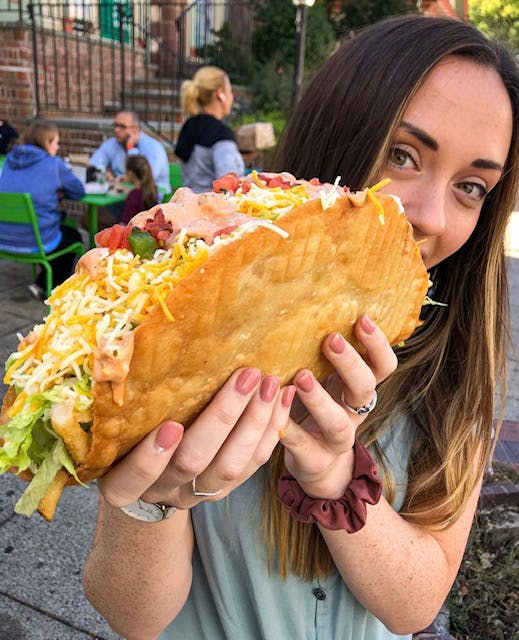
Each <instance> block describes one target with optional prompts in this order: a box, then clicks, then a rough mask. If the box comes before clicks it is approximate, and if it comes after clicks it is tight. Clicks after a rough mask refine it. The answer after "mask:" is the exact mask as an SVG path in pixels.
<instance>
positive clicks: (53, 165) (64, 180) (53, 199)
mask: <svg viewBox="0 0 519 640" xmlns="http://www.w3.org/2000/svg"><path fill="white" fill-rule="evenodd" d="M58 149H59V130H58V127H57V126H56V125H54V124H53V123H51V122H45V121H44V120H35V121H34V122H32V123H31V124H30V125H29V127H28V128H27V130H26V131H25V133H24V134H23V135H22V138H21V142H20V144H18V145H16V146H14V147H13V149H12V150H11V151H10V152H9V153H8V154H7V157H6V159H5V164H4V168H3V170H2V174H1V175H0V191H6V192H8V193H30V194H31V196H32V201H33V204H34V210H35V211H36V215H37V217H38V226H39V229H40V234H41V239H42V243H43V248H44V250H45V252H46V253H50V252H51V251H57V250H58V249H64V248H65V247H68V246H69V245H71V244H73V243H74V242H81V236H80V234H79V232H78V231H77V230H76V229H73V228H71V227H69V226H66V225H63V224H61V223H62V221H63V218H64V214H63V212H62V211H60V210H59V209H58V206H59V201H60V199H61V198H62V197H65V198H68V199H69V200H79V199H80V198H81V197H82V196H83V195H84V193H85V190H84V187H83V184H82V183H81V181H80V180H79V179H78V178H76V176H75V175H74V174H73V173H72V170H71V169H70V167H68V166H67V165H66V164H65V162H63V160H62V159H61V158H58V156H57V153H58ZM0 249H3V250H5V251H19V252H21V253H23V252H24V251H34V250H36V249H37V246H36V239H35V238H34V234H33V233H32V230H31V229H30V228H29V226H28V225H18V227H17V228H14V227H13V225H7V224H2V223H0ZM75 258H76V256H75V254H73V253H69V254H65V255H63V256H60V257H59V258H56V259H55V260H52V263H51V264H52V277H53V286H54V287H55V286H57V285H58V284H60V283H62V282H63V281H64V280H65V279H66V278H68V277H69V276H70V274H71V273H72V269H73V266H74V261H75ZM29 290H30V291H31V293H32V295H33V296H35V297H37V298H43V297H44V292H45V273H44V271H43V269H42V270H41V271H40V273H39V274H38V276H37V278H36V283H35V284H31V285H29Z"/></svg>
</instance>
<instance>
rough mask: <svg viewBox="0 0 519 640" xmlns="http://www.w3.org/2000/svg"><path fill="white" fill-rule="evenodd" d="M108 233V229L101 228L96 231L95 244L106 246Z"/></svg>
mask: <svg viewBox="0 0 519 640" xmlns="http://www.w3.org/2000/svg"><path fill="white" fill-rule="evenodd" d="M110 233H111V231H110V229H101V231H98V232H97V233H96V235H95V241H96V246H97V247H107V246H108V238H109V237H110Z"/></svg>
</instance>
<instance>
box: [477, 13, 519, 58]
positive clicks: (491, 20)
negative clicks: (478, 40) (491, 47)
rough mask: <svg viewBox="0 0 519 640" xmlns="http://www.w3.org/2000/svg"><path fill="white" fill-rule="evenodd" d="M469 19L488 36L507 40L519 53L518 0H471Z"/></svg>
mask: <svg viewBox="0 0 519 640" xmlns="http://www.w3.org/2000/svg"><path fill="white" fill-rule="evenodd" d="M469 20H470V21H471V22H472V23H473V24H474V25H475V26H476V27H477V28H478V29H479V30H480V31H482V32H483V33H484V34H485V35H486V36H488V37H490V38H495V39H496V40H501V41H502V42H505V43H506V44H507V45H508V46H509V47H510V48H511V49H512V51H515V52H516V53H519V2H517V0H470V3H469Z"/></svg>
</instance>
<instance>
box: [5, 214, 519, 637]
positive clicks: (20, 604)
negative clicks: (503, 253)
mask: <svg viewBox="0 0 519 640" xmlns="http://www.w3.org/2000/svg"><path fill="white" fill-rule="evenodd" d="M508 249H509V260H508V265H509V273H510V283H511V304H512V316H513V339H514V342H515V344H516V345H518V346H519V214H518V216H517V218H516V219H514V221H513V224H512V225H511V227H510V235H509V240H508ZM30 281H31V270H30V267H28V266H26V265H13V264H11V263H7V262H3V261H0V297H1V300H2V303H1V308H0V362H1V363H3V362H4V361H5V359H6V358H7V356H8V355H9V354H10V353H11V352H12V351H13V350H15V348H16V346H17V344H18V341H17V338H16V333H17V332H19V333H22V334H26V333H27V332H28V331H29V330H30V329H31V328H32V327H33V325H34V324H35V323H36V322H39V321H40V320H41V319H42V317H43V315H44V312H45V307H44V305H43V304H42V303H40V302H37V301H35V300H33V299H32V298H31V297H30V296H29V294H28V292H27V285H28V284H29V282H30ZM518 383H519V356H518V354H517V353H515V354H510V378H509V388H508V394H507V408H506V424H505V428H504V429H503V436H502V438H501V441H500V443H499V446H498V448H497V451H496V458H497V459H498V460H501V461H506V462H511V463H513V464H515V465H517V468H519V465H518V463H519V384H518ZM3 394H4V388H2V390H1V391H0V397H2V396H3ZM21 488H22V481H20V480H18V478H16V477H15V476H12V475H10V474H7V475H5V476H3V477H0V558H1V560H0V640H87V639H90V640H92V639H93V638H97V639H98V640H117V639H118V636H116V635H115V634H114V633H112V632H111V631H110V630H109V628H108V626H107V625H106V624H105V622H104V621H103V620H102V619H101V618H100V616H99V615H97V613H96V612H95V611H94V610H93V609H92V607H90V605H89V604H88V602H87V601H86V599H85V597H84V596H83V593H82V589H81V570H82V566H83V563H84V560H85V556H86V554H87V552H88V549H89V548H90V543H91V538H92V534H93V527H94V519H95V511H96V492H95V489H92V488H91V489H84V488H80V487H74V488H70V489H67V491H66V492H65V493H64V495H63V497H62V499H61V500H60V503H59V506H58V510H57V513H56V516H55V519H54V521H53V522H52V523H50V524H47V523H45V522H44V521H43V520H42V519H41V518H39V517H38V516H37V515H36V516H33V517H32V518H30V519H28V518H25V517H24V516H17V515H15V514H14V512H13V506H14V503H15V502H16V499H17V496H18V495H19V494H20V492H21ZM186 640H190V639H186Z"/></svg>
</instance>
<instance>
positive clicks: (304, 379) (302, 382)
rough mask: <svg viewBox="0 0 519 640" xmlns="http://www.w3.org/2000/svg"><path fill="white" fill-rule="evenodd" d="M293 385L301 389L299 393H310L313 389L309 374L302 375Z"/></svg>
mask: <svg viewBox="0 0 519 640" xmlns="http://www.w3.org/2000/svg"><path fill="white" fill-rule="evenodd" d="M294 383H295V384H296V385H297V386H298V387H299V388H300V389H301V391H306V392H307V393H308V392H309V391H312V389H313V388H314V381H313V379H312V376H311V375H310V374H309V373H302V374H301V375H300V376H299V377H298V378H297V380H294Z"/></svg>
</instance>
